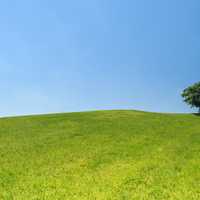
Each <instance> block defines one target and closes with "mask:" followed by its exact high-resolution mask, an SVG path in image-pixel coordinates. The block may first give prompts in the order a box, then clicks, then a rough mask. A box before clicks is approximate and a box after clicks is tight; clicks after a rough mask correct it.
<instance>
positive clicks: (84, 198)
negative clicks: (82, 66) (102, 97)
mask: <svg viewBox="0 0 200 200" xmlns="http://www.w3.org/2000/svg"><path fill="white" fill-rule="evenodd" d="M0 199H2V200H65V199H66V200H198V199H200V116H197V115H194V114H159V113H148V112H141V111H131V110H127V111H125V110H116V111H95V112H80V113H78V112H77V113H63V114H50V115H38V116H24V117H10V118H1V119H0Z"/></svg>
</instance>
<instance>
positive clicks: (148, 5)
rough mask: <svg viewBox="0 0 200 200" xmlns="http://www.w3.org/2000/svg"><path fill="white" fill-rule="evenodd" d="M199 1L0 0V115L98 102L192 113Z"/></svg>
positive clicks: (199, 63)
mask: <svg viewBox="0 0 200 200" xmlns="http://www.w3.org/2000/svg"><path fill="white" fill-rule="evenodd" d="M199 10H200V1H199V0H190V1H188V0H166V1H160V0H124V1H122V0H84V1H82V0H74V1H66V0H57V1H53V0H48V1H47V0H42V1H41V0H15V1H14V0H7V1H1V3H0V25H1V26H0V89H1V94H0V116H5V115H22V114H36V113H51V112H71V111H82V110H97V109H140V110H147V111H156V112H190V111H191V110H190V109H189V108H188V107H187V106H186V105H184V103H183V102H182V99H181V97H180V92H181V91H182V89H184V88H185V87H186V86H188V85H190V84H192V83H194V82H196V81H199V80H200V58H199V52H200V26H199V19H200V13H199Z"/></svg>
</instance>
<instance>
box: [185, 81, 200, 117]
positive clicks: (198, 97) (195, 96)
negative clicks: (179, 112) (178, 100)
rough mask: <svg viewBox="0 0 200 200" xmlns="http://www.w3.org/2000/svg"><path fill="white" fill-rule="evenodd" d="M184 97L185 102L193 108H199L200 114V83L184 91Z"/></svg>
mask: <svg viewBox="0 0 200 200" xmlns="http://www.w3.org/2000/svg"><path fill="white" fill-rule="evenodd" d="M182 97H183V98H184V102H186V103H187V104H188V105H190V106H191V107H192V108H193V107H196V108H198V109H199V113H200V82H198V83H195V84H193V85H191V86H189V87H188V88H186V89H184V90H183V92H182Z"/></svg>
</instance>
